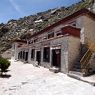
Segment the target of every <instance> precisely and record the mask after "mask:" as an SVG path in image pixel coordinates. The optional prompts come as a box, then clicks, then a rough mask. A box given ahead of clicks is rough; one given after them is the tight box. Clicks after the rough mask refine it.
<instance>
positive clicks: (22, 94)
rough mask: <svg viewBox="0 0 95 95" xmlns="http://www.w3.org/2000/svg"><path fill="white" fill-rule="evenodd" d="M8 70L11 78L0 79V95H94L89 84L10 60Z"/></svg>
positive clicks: (94, 90)
mask: <svg viewBox="0 0 95 95" xmlns="http://www.w3.org/2000/svg"><path fill="white" fill-rule="evenodd" d="M9 69H10V71H9V72H8V74H9V75H11V77H9V78H3V79H2V78H0V95H95V87H93V86H91V85H90V84H88V83H84V82H81V81H78V80H76V79H73V78H70V77H68V76H66V75H65V74H62V73H58V74H54V73H52V72H50V71H49V70H48V69H46V68H43V67H40V68H38V67H34V66H32V64H23V63H22V62H14V61H13V60H12V63H11V67H10V68H9Z"/></svg>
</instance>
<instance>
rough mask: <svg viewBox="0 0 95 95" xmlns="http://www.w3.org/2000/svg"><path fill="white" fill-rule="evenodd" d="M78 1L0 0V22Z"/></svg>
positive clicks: (77, 0)
mask: <svg viewBox="0 0 95 95" xmlns="http://www.w3.org/2000/svg"><path fill="white" fill-rule="evenodd" d="M79 1H81V0H0V23H7V21H9V20H11V19H19V18H22V17H24V16H29V15H32V14H36V13H38V12H42V11H46V10H48V9H52V8H56V7H61V6H66V7H67V6H70V5H71V4H73V3H76V2H79Z"/></svg>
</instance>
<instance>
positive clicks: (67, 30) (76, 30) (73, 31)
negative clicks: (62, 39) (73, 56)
mask: <svg viewBox="0 0 95 95" xmlns="http://www.w3.org/2000/svg"><path fill="white" fill-rule="evenodd" d="M80 30H81V29H80V28H75V27H72V26H66V27H64V28H62V32H63V35H64V34H69V35H72V36H75V37H78V38H80Z"/></svg>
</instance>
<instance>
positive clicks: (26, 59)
mask: <svg viewBox="0 0 95 95" xmlns="http://www.w3.org/2000/svg"><path fill="white" fill-rule="evenodd" d="M25 61H28V52H25Z"/></svg>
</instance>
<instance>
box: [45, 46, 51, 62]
mask: <svg viewBox="0 0 95 95" xmlns="http://www.w3.org/2000/svg"><path fill="white" fill-rule="evenodd" d="M43 61H44V62H50V47H44V51H43Z"/></svg>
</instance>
